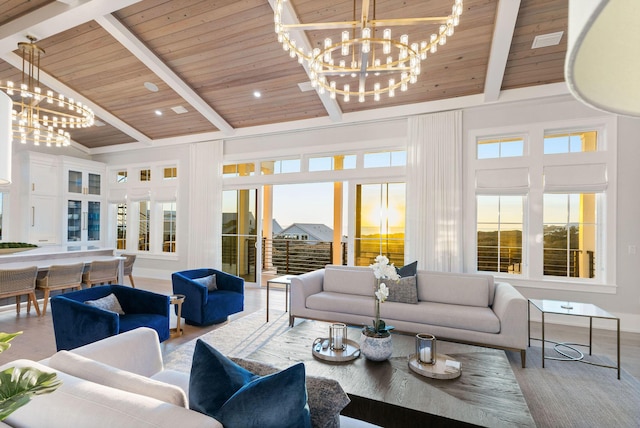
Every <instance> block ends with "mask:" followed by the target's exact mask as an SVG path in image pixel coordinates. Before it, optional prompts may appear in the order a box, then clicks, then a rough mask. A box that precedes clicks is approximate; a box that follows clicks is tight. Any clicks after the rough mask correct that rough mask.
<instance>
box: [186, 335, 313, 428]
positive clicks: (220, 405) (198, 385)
mask: <svg viewBox="0 0 640 428" xmlns="http://www.w3.org/2000/svg"><path fill="white" fill-rule="evenodd" d="M189 408H190V409H193V410H196V411H198V412H200V413H204V414H206V415H209V416H211V417H213V418H215V419H217V420H218V421H219V422H220V423H222V425H224V426H225V428H235V427H238V428H240V427H242V428H253V427H255V428H271V427H272V428H288V427H291V428H298V427H301V428H310V427H311V418H310V415H309V406H308V405H307V389H306V384H305V370H304V364H302V363H298V364H295V365H293V366H291V367H289V368H288V369H285V370H282V371H280V372H277V373H273V374H271V375H268V376H264V377H260V376H258V375H255V374H253V373H251V372H250V371H248V370H245V369H243V368H242V367H240V366H239V365H237V364H236V363H234V362H233V361H231V360H230V359H228V358H227V357H225V356H224V355H222V354H221V353H220V352H218V351H217V350H216V349H215V348H213V347H212V346H211V345H208V344H207V343H205V342H203V341H202V340H198V341H197V342H196V347H195V350H194V352H193V363H192V365H191V377H190V380H189Z"/></svg>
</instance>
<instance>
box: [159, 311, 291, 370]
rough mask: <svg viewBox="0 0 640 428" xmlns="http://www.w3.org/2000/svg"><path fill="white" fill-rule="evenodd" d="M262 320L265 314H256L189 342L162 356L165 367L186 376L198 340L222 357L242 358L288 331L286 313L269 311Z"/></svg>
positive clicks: (261, 312) (287, 315)
mask: <svg viewBox="0 0 640 428" xmlns="http://www.w3.org/2000/svg"><path fill="white" fill-rule="evenodd" d="M265 318H266V312H265V310H264V309H263V310H258V311H256V312H253V313H251V314H249V315H246V316H244V317H242V318H239V319H237V320H234V321H231V322H230V323H229V324H227V325H225V326H223V327H220V328H217V329H215V330H212V331H210V332H209V333H205V334H203V335H202V336H200V337H199V338H197V339H193V340H190V341H189V342H187V343H185V344H184V345H181V346H180V347H178V348H177V349H175V350H173V351H171V352H170V353H169V354H167V355H165V356H164V362H165V367H167V368H170V369H173V370H178V371H182V372H189V371H190V370H191V360H192V358H193V350H194V349H195V346H196V341H197V340H198V339H202V340H204V341H205V342H206V343H208V344H210V345H212V346H213V347H215V348H216V349H217V350H219V351H220V352H222V353H223V354H225V355H228V356H230V357H238V358H245V357H247V356H248V355H249V354H251V353H253V352H254V351H256V350H258V349H259V348H260V347H261V346H263V345H264V344H265V343H267V341H269V340H270V339H272V338H274V337H277V336H279V335H280V334H282V333H283V332H285V331H286V330H287V329H288V328H289V314H288V313H286V312H279V311H269V322H265Z"/></svg>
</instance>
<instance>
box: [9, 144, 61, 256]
mask: <svg viewBox="0 0 640 428" xmlns="http://www.w3.org/2000/svg"><path fill="white" fill-rule="evenodd" d="M21 173H22V174H21V177H20V179H21V184H22V186H21V192H20V194H21V198H20V200H21V207H22V209H21V216H20V217H21V218H20V220H21V221H20V222H19V223H20V224H21V231H22V233H21V235H22V236H23V237H24V238H23V239H21V240H23V241H26V242H29V243H32V244H36V245H59V244H60V243H61V234H60V230H61V229H60V168H59V160H58V159H57V157H55V156H49V155H43V154H39V153H31V152H27V153H25V154H24V158H23V160H22V168H21Z"/></svg>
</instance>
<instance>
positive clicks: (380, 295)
mask: <svg viewBox="0 0 640 428" xmlns="http://www.w3.org/2000/svg"><path fill="white" fill-rule="evenodd" d="M375 295H376V299H378V300H379V301H380V302H381V303H382V302H384V301H385V300H387V297H389V289H388V288H387V286H386V284H385V283H384V282H382V283H380V287H379V288H378V291H376V292H375Z"/></svg>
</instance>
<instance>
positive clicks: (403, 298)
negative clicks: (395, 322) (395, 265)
mask: <svg viewBox="0 0 640 428" xmlns="http://www.w3.org/2000/svg"><path fill="white" fill-rule="evenodd" d="M385 283H386V285H387V287H388V288H389V297H388V298H387V301H389V302H399V303H413V304H416V303H418V287H417V282H416V275H412V276H405V277H402V278H400V279H399V280H398V281H385Z"/></svg>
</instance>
